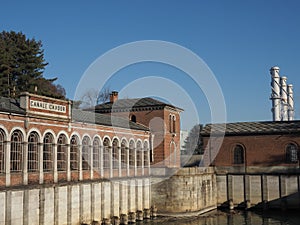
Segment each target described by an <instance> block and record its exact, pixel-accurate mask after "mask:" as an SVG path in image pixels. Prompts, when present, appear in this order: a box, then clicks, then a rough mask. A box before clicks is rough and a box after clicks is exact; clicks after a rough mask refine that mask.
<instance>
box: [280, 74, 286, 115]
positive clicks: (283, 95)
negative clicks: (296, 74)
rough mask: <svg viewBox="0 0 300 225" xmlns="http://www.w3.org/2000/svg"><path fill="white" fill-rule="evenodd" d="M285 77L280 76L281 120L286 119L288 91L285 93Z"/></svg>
mask: <svg viewBox="0 0 300 225" xmlns="http://www.w3.org/2000/svg"><path fill="white" fill-rule="evenodd" d="M286 80H287V78H286V77H281V79H280V81H281V88H280V94H281V116H282V120H283V121H288V93H287V86H286Z"/></svg>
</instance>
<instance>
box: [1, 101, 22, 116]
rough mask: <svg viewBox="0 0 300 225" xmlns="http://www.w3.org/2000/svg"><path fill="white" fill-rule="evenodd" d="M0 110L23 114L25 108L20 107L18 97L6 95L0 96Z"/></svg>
mask: <svg viewBox="0 0 300 225" xmlns="http://www.w3.org/2000/svg"><path fill="white" fill-rule="evenodd" d="M0 111H2V112H9V113H18V114H25V110H24V109H22V108H21V107H20V99H14V98H6V97H0Z"/></svg>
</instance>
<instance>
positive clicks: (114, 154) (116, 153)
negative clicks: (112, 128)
mask: <svg viewBox="0 0 300 225" xmlns="http://www.w3.org/2000/svg"><path fill="white" fill-rule="evenodd" d="M118 145H119V141H118V139H114V140H113V143H112V157H113V158H112V159H113V168H114V169H117V168H119V146H118Z"/></svg>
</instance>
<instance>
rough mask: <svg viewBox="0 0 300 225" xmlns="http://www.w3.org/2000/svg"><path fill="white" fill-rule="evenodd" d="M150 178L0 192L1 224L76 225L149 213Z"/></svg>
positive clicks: (10, 189)
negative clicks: (144, 212) (123, 215)
mask: <svg viewBox="0 0 300 225" xmlns="http://www.w3.org/2000/svg"><path fill="white" fill-rule="evenodd" d="M149 184H150V178H136V179H126V180H113V181H102V182H91V183H76V184H68V185H67V184H66V185H62V184H61V185H51V186H48V187H42V186H35V187H30V186H28V187H26V188H24V189H19V190H18V189H13V188H8V189H6V190H2V191H0V224H6V225H64V224H66V225H67V224H68V225H73V224H74V225H78V224H81V223H88V224H89V223H91V222H92V221H99V222H101V221H103V219H104V218H107V219H111V218H112V217H117V218H119V217H120V215H121V214H125V215H126V214H129V213H136V212H137V211H142V212H143V211H144V210H145V209H146V210H148V209H150V186H149Z"/></svg>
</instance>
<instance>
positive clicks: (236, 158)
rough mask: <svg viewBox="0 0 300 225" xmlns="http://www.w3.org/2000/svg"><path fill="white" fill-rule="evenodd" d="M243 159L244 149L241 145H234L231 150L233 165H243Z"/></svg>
mask: <svg viewBox="0 0 300 225" xmlns="http://www.w3.org/2000/svg"><path fill="white" fill-rule="evenodd" d="M244 157H245V156H244V148H243V147H242V146H241V145H236V146H235V147H234V150H233V163H234V164H243V163H244V162H245V159H244Z"/></svg>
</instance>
